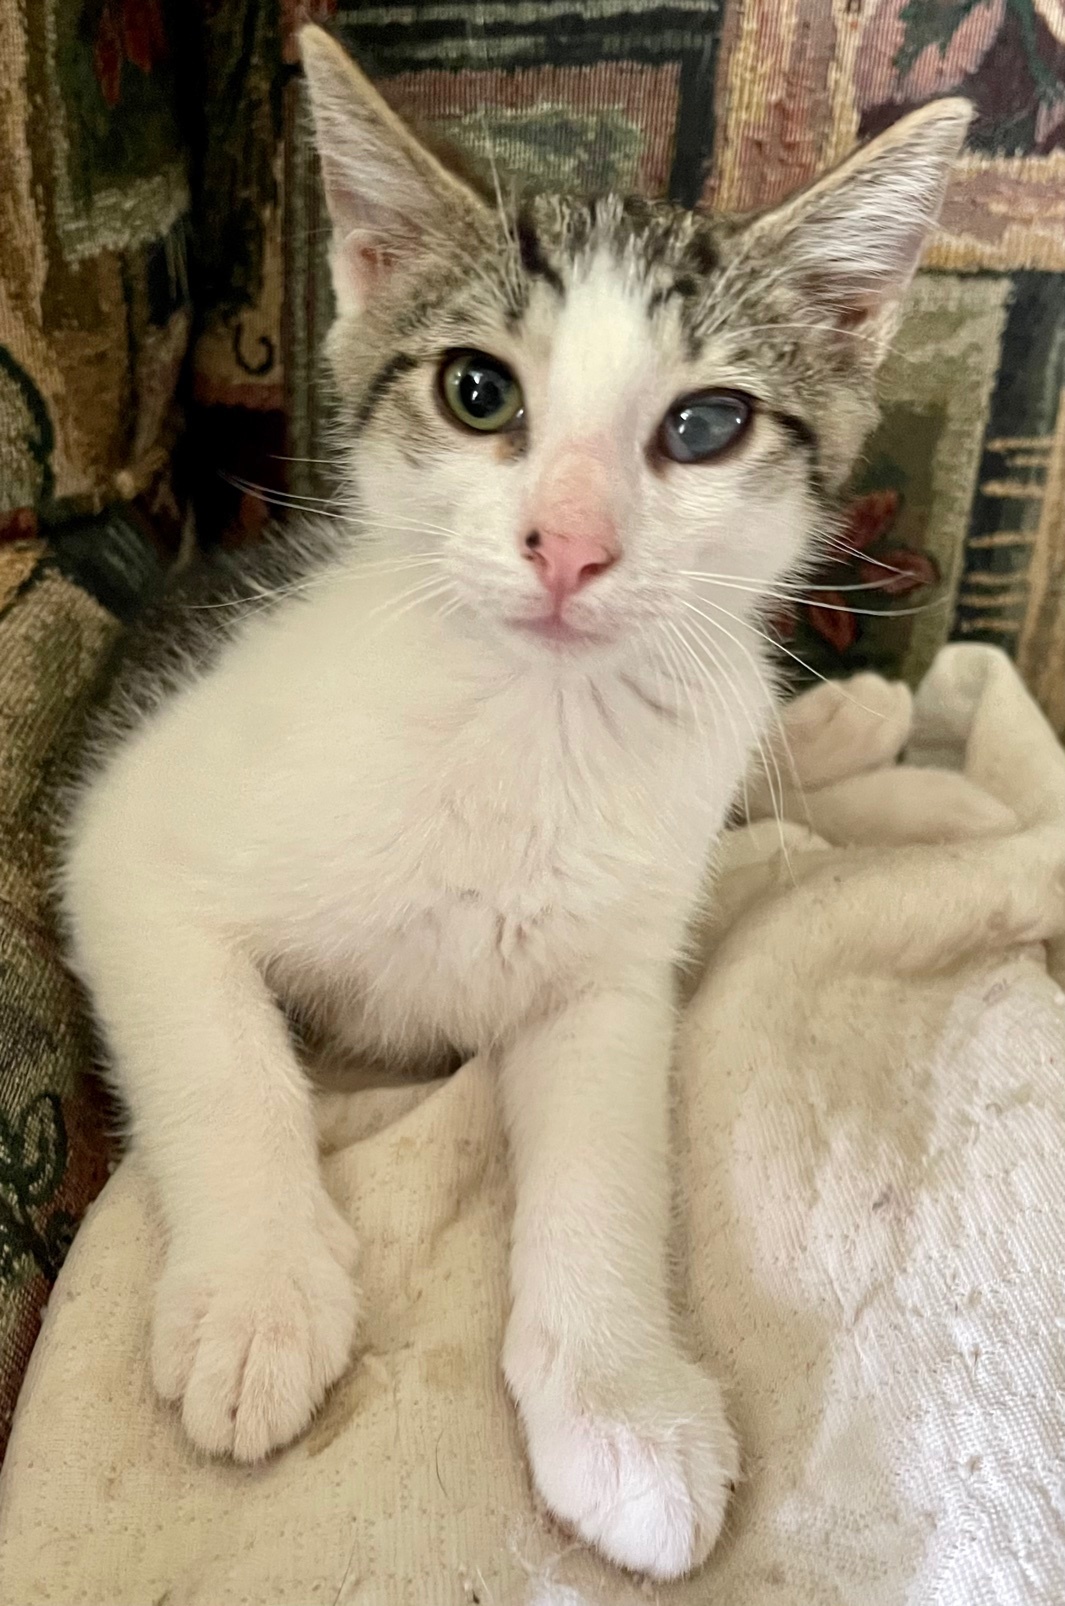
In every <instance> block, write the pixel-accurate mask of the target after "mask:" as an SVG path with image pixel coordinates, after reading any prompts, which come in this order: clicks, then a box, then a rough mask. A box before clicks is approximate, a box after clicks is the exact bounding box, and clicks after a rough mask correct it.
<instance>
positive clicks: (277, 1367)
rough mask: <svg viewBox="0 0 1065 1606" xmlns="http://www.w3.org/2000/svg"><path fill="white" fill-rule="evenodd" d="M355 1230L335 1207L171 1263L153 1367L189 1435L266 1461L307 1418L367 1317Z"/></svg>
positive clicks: (160, 1298)
mask: <svg viewBox="0 0 1065 1606" xmlns="http://www.w3.org/2000/svg"><path fill="white" fill-rule="evenodd" d="M355 1256H356V1244H355V1235H354V1233H353V1232H352V1231H351V1229H350V1227H348V1226H347V1224H346V1223H345V1222H344V1221H343V1220H342V1218H341V1217H340V1215H339V1214H338V1213H337V1212H336V1211H335V1210H334V1209H333V1208H332V1206H331V1205H329V1206H328V1208H326V1207H323V1209H322V1210H320V1211H319V1222H318V1223H317V1225H316V1226H314V1227H307V1228H303V1229H300V1230H294V1229H292V1228H291V1227H289V1228H286V1229H283V1230H282V1231H281V1232H279V1233H277V1234H276V1235H275V1236H273V1237H271V1238H269V1239H267V1240H264V1241H263V1242H262V1243H260V1244H258V1245H253V1244H250V1243H241V1244H240V1245H239V1246H237V1250H236V1251H231V1252H230V1253H229V1254H227V1255H224V1256H216V1257H211V1258H204V1259H200V1258H198V1257H193V1256H191V1255H188V1254H186V1255H183V1256H180V1257H175V1256H174V1255H173V1254H172V1255H171V1258H170V1259H169V1260H168V1262H167V1266H166V1269H165V1270H164V1272H163V1275H162V1278H161V1279H160V1282H159V1286H158V1289H157V1291H156V1299H155V1319H154V1323H153V1327H152V1375H153V1378H154V1381H155V1386H156V1388H157V1389H158V1391H159V1393H160V1394H161V1395H162V1396H163V1398H164V1399H167V1400H175V1401H180V1402H181V1417H182V1421H183V1423H184V1425H185V1430H186V1432H187V1433H188V1435H189V1438H190V1439H191V1440H192V1442H193V1443H194V1444H195V1445H197V1446H198V1447H199V1448H200V1449H202V1450H206V1451H208V1452H209V1453H210V1454H212V1455H231V1456H233V1457H234V1459H235V1460H237V1461H258V1460H261V1459H262V1457H263V1456H266V1455H269V1453H270V1452H271V1450H276V1449H279V1448H280V1447H281V1446H282V1445H284V1444H288V1443H289V1441H290V1440H292V1439H294V1438H295V1437H296V1436H297V1435H298V1434H299V1433H302V1431H303V1429H304V1428H305V1427H306V1426H307V1425H308V1423H309V1422H310V1420H311V1417H312V1416H313V1414H314V1412H315V1410H316V1409H317V1407H318V1406H319V1405H320V1404H321V1402H322V1399H323V1397H324V1395H325V1392H326V1390H327V1389H328V1388H329V1386H330V1385H331V1384H332V1383H335V1382H336V1380H337V1378H338V1377H339V1376H340V1375H341V1373H342V1372H343V1371H344V1369H345V1368H346V1366H347V1365H348V1362H349V1359H350V1357H351V1352H352V1346H353V1343H354V1339H355V1329H356V1323H357V1319H358V1296H357V1293H356V1289H355V1284H354V1282H353V1280H352V1268H353V1266H354V1263H355Z"/></svg>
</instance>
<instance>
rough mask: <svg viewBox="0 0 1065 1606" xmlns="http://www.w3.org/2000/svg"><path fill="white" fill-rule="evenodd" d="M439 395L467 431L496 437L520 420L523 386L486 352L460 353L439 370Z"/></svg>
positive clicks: (497, 360)
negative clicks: (471, 430) (495, 435)
mask: <svg viewBox="0 0 1065 1606" xmlns="http://www.w3.org/2000/svg"><path fill="white" fill-rule="evenodd" d="M440 394H441V396H442V397H443V400H444V403H445V405H446V406H447V409H448V411H449V412H451V413H454V415H455V417H456V418H457V419H458V421H459V423H460V424H465V426H466V428H467V429H476V430H480V431H481V432H482V434H486V435H489V434H495V433H498V431H499V430H501V429H507V428H509V426H510V425H511V424H513V423H515V422H516V421H517V420H518V419H519V418H520V417H521V412H522V407H523V405H524V402H523V398H522V394H521V386H520V385H519V384H518V381H517V380H516V379H515V378H514V375H513V374H512V373H511V371H510V369H509V368H508V367H507V366H506V364H505V363H502V362H500V360H499V358H498V357H489V356H488V355H487V354H486V353H485V352H483V351H460V352H456V353H455V354H454V355H453V356H451V357H448V358H447V359H446V361H445V363H444V366H443V367H442V368H441V370H440Z"/></svg>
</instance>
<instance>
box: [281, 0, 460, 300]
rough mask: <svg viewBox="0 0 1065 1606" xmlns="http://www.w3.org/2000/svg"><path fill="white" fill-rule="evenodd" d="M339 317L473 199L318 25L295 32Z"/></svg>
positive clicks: (452, 221)
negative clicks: (322, 192)
mask: <svg viewBox="0 0 1065 1606" xmlns="http://www.w3.org/2000/svg"><path fill="white" fill-rule="evenodd" d="M299 38H300V52H301V55H302V57H303V71H304V74H305V75H306V79H307V88H308V91H309V94H310V102H311V112H312V115H313V118H314V129H315V141H316V144H317V146H318V155H319V158H320V160H321V164H322V179H323V183H324V187H325V198H326V204H327V205H328V207H329V215H330V218H331V219H332V224H333V241H332V246H331V250H330V262H331V266H332V270H333V288H334V290H335V292H336V298H337V305H338V307H339V309H340V311H341V312H342V313H353V312H361V311H362V309H363V307H364V306H365V305H366V303H367V301H368V300H369V299H370V298H371V297H372V296H373V294H374V292H375V290H376V289H378V288H379V286H380V285H381V284H382V283H383V281H384V280H385V279H386V278H387V277H388V275H389V274H390V273H392V272H394V271H395V270H396V269H397V268H402V266H403V264H404V262H406V261H409V260H410V259H411V258H412V257H413V256H414V255H416V254H417V252H418V251H419V249H420V248H421V246H422V245H423V243H424V241H425V239H426V237H427V236H428V235H432V234H433V233H434V232H437V231H439V230H441V229H443V228H447V229H448V230H449V232H450V231H452V230H453V229H454V227H455V220H456V213H458V215H459V216H460V217H461V215H462V212H463V211H464V210H469V209H473V210H476V209H478V208H479V207H480V205H481V203H480V201H479V200H478V198H477V197H476V196H475V195H474V193H473V191H472V190H469V189H467V188H466V186H465V185H464V184H462V183H461V182H460V181H459V180H458V179H457V178H455V177H454V176H453V175H452V174H451V173H449V172H448V171H447V169H446V168H445V167H443V166H441V164H440V163H439V162H438V161H437V160H436V158H435V157H434V156H431V155H430V153H429V152H428V151H427V150H425V149H424V148H423V147H422V146H421V145H420V144H419V143H418V141H417V140H416V139H415V138H414V136H413V134H411V133H410V131H409V130H408V129H406V128H405V127H404V126H403V124H402V123H401V122H400V120H399V118H398V117H397V116H396V115H395V113H394V112H393V111H392V110H391V109H390V108H389V107H388V106H387V105H386V104H385V102H384V101H383V100H382V99H381V96H380V95H379V94H378V93H377V91H376V89H374V87H373V85H372V84H371V83H370V82H369V80H368V79H367V78H366V77H365V76H364V75H363V74H362V73H361V72H360V71H359V69H358V68H357V67H356V66H355V63H354V62H353V61H352V60H351V58H350V56H348V55H347V53H346V52H345V51H344V50H343V49H342V47H341V46H340V45H339V44H337V42H336V40H335V39H332V38H331V37H330V35H329V34H327V33H326V32H325V31H324V30H323V29H321V28H316V27H314V26H313V25H309V26H307V27H305V28H303V29H302V30H301V32H300V36H299Z"/></svg>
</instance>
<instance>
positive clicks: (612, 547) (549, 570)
mask: <svg viewBox="0 0 1065 1606" xmlns="http://www.w3.org/2000/svg"><path fill="white" fill-rule="evenodd" d="M525 556H526V557H527V558H529V559H530V560H531V562H532V564H533V566H534V567H535V569H536V574H537V578H538V579H539V581H540V584H541V585H542V586H543V587H544V590H545V591H548V592H550V594H551V596H552V598H553V599H554V602H555V606H556V607H558V606H559V605H560V604H561V603H563V602H565V600H566V598H567V597H571V596H572V595H573V593H574V592H575V591H579V590H580V589H581V587H582V586H586V585H587V584H588V582H589V581H590V580H594V579H595V577H596V575H598V574H604V573H605V572H606V570H607V569H609V568H610V566H611V564H613V563H616V562H617V559H618V545H617V540H616V537H615V535H614V531H613V529H612V528H611V527H608V526H605V525H604V526H603V527H602V528H597V529H584V530H580V531H575V532H572V533H570V532H566V531H562V530H552V529H541V530H530V532H529V534H528V535H527V536H526V537H525Z"/></svg>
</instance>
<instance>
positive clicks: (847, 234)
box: [747, 100, 973, 360]
mask: <svg viewBox="0 0 1065 1606" xmlns="http://www.w3.org/2000/svg"><path fill="white" fill-rule="evenodd" d="M972 114H973V108H972V106H971V105H970V103H969V102H968V101H967V100H939V101H933V102H932V103H931V104H930V105H928V106H923V107H921V109H920V110H919V111H915V112H911V113H910V115H909V116H907V117H903V118H900V120H899V121H898V122H897V123H894V124H893V125H892V126H891V127H890V128H889V129H888V130H887V131H886V132H885V133H883V134H881V135H880V137H879V138H878V139H875V140H873V141H872V142H871V143H870V144H869V145H866V146H863V147H862V148H861V149H860V150H857V151H855V153H854V154H853V155H852V156H850V157H848V158H847V160H846V161H845V162H843V163H842V164H841V165H840V166H839V167H837V168H835V169H834V170H833V171H832V172H831V173H828V174H826V175H825V177H824V178H821V179H819V180H818V181H817V182H816V183H815V184H812V185H811V186H810V188H809V189H806V190H803V191H801V192H800V193H799V194H798V195H796V196H793V197H792V198H791V199H790V200H788V201H785V202H784V204H783V205H782V206H779V207H776V208H775V209H774V210H773V211H771V212H768V213H765V214H763V216H761V217H760V218H757V219H756V220H755V221H754V222H753V223H752V224H750V225H749V227H748V230H747V237H748V239H749V240H751V241H757V242H759V243H760V244H761V245H762V246H763V247H764V248H766V249H768V250H770V251H771V252H772V255H773V259H774V261H775V262H779V263H780V264H781V265H782V266H783V267H784V268H785V271H786V269H787V265H788V264H791V267H792V270H793V272H794V273H795V275H796V277H798V278H799V279H801V280H802V281H803V283H804V289H805V290H806V292H807V293H808V294H809V296H810V298H811V300H812V301H813V302H814V304H815V306H816V307H817V308H818V310H819V312H821V313H822V314H823V315H825V316H827V317H828V318H829V319H831V320H832V321H833V322H836V323H838V325H839V327H840V328H841V329H846V330H850V331H853V332H855V333H860V334H863V335H865V336H866V337H867V338H868V339H869V342H870V349H871V352H872V354H873V355H874V357H875V358H876V360H879V359H880V358H881V357H882V356H883V355H884V353H885V351H886V349H887V345H888V342H889V341H890V339H891V336H892V334H893V333H894V330H895V327H896V324H897V322H898V316H899V304H900V301H901V298H902V296H903V294H904V292H905V290H906V288H907V286H908V285H909V283H910V280H911V279H912V278H913V275H914V273H915V271H916V269H917V265H918V262H919V261H920V257H921V251H922V248H923V246H924V243H925V240H926V239H927V237H928V234H929V232H930V231H931V229H932V227H933V225H934V224H935V221H936V219H937V218H938V216H939V210H940V207H941V206H942V204H943V196H944V194H945V192H946V188H947V180H948V178H949V176H950V169H951V166H952V165H953V163H954V161H955V160H956V158H957V156H958V153H959V151H960V150H961V147H962V143H963V141H964V139H965V132H966V129H967V128H968V126H969V123H970V120H971V118H972Z"/></svg>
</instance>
